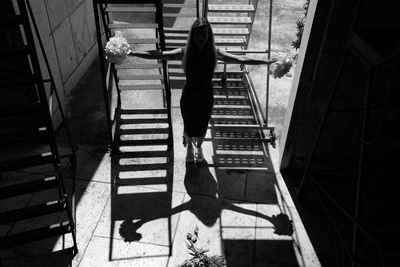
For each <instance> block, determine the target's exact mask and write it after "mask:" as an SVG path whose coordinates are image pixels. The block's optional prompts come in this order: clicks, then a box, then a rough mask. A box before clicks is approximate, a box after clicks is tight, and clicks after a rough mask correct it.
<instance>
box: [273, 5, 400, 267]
mask: <svg viewBox="0 0 400 267" xmlns="http://www.w3.org/2000/svg"><path fill="white" fill-rule="evenodd" d="M359 2H360V5H359V6H358V1H346V2H340V3H339V2H336V3H327V2H326V3H325V2H321V1H319V2H318V4H317V9H316V13H315V17H314V21H313V25H312V30H311V33H310V37H309V42H308V46H307V51H306V55H305V60H304V63H303V69H302V70H301V75H300V81H299V86H298V88H297V95H296V96H295V104H294V107H293V110H292V111H291V114H292V116H291V122H290V126H289V129H288V135H287V139H286V144H285V147H284V152H283V158H282V163H281V166H282V169H283V173H284V177H285V181H286V182H287V184H288V185H290V187H291V189H292V193H293V196H294V198H296V197H298V196H299V197H300V200H299V201H298V202H297V207H298V209H299V210H301V211H302V212H301V215H302V219H303V220H304V222H305V225H306V227H307V229H308V232H309V234H310V238H311V241H312V243H313V244H314V247H315V248H316V251H317V254H318V256H319V258H320V259H321V263H322V265H323V266H352V264H353V263H352V261H354V262H355V264H359V265H360V266H383V265H385V266H394V265H396V262H397V260H396V258H397V256H396V253H397V251H398V250H399V245H398V243H397V242H396V241H395V240H396V239H397V238H394V237H395V236H396V237H397V236H398V235H399V230H398V227H396V226H394V224H393V222H392V221H391V220H390V219H388V220H385V219H382V217H381V216H379V215H377V214H392V213H393V210H395V209H396V208H397V205H396V202H398V200H397V194H398V192H397V191H398V190H397V188H398V186H397V185H398V182H397V177H398V171H397V168H396V167H397V159H398V155H397V154H398V152H397V151H398V150H399V148H400V143H399V139H398V137H397V136H396V131H397V128H396V127H397V125H398V124H399V122H400V121H399V120H400V111H399V108H398V103H397V102H398V101H397V99H398V96H399V92H400V91H399V88H400V86H399V85H400V76H399V73H400V67H399V60H400V58H399V57H400V56H399V51H400V39H399V38H397V36H398V34H399V33H400V23H399V21H398V20H397V19H396V18H395V17H396V14H398V13H399V11H400V6H399V4H398V3H390V4H389V3H387V4H385V5H378V6H377V5H376V3H375V2H374V1H370V0H364V1H359ZM299 190H300V193H298V191H299ZM312 218H317V221H318V222H316V223H315V222H312V221H311V220H312ZM322 236H323V237H324V238H321V237H322ZM327 240H329V241H327Z"/></svg>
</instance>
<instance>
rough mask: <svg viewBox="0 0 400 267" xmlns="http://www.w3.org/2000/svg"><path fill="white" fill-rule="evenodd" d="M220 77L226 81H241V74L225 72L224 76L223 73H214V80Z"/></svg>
mask: <svg viewBox="0 0 400 267" xmlns="http://www.w3.org/2000/svg"><path fill="white" fill-rule="evenodd" d="M222 76H225V77H226V78H227V79H242V78H243V72H226V73H225V74H224V73H223V72H216V73H214V78H219V79H221V78H222Z"/></svg>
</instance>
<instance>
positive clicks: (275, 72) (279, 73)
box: [268, 53, 294, 79]
mask: <svg viewBox="0 0 400 267" xmlns="http://www.w3.org/2000/svg"><path fill="white" fill-rule="evenodd" d="M293 61H294V59H293V57H292V56H291V55H289V54H284V53H279V54H278V60H277V61H276V62H274V63H272V64H271V65H270V66H269V69H268V73H269V74H271V75H272V76H273V77H274V78H275V79H276V78H282V77H283V76H284V75H285V74H287V73H288V72H289V71H290V68H291V67H292V66H293Z"/></svg>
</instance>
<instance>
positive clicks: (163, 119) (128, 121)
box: [118, 118, 168, 124]
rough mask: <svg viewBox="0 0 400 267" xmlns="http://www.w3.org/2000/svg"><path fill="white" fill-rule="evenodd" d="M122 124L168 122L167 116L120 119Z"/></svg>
mask: <svg viewBox="0 0 400 267" xmlns="http://www.w3.org/2000/svg"><path fill="white" fill-rule="evenodd" d="M118 120H119V122H120V123H121V124H150V123H168V119H167V118H154V119H123V118H119V119H118Z"/></svg>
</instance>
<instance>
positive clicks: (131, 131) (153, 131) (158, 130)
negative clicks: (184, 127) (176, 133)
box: [118, 128, 169, 135]
mask: <svg viewBox="0 0 400 267" xmlns="http://www.w3.org/2000/svg"><path fill="white" fill-rule="evenodd" d="M168 132H169V129H168V128H150V129H147V128H145V129H119V130H118V134H120V135H128V134H167V133H168Z"/></svg>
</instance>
